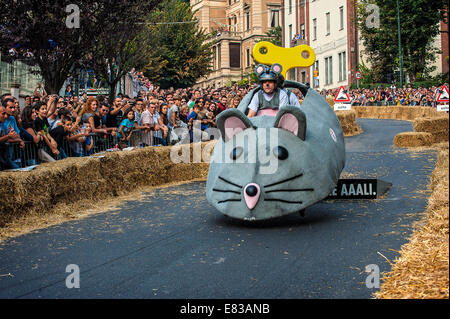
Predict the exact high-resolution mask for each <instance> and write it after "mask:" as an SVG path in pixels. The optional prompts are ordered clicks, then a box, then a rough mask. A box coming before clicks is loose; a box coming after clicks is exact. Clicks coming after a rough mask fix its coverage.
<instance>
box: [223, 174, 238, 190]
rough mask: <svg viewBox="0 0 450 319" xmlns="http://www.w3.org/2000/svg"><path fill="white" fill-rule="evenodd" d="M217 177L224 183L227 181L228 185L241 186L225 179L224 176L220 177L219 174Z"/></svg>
mask: <svg viewBox="0 0 450 319" xmlns="http://www.w3.org/2000/svg"><path fill="white" fill-rule="evenodd" d="M219 179H221V180H222V181H224V182H225V183H228V184H230V185H233V186H236V187H239V188H242V186H240V185H238V184H235V183H233V182H230V181H228V180H226V179H225V178H223V177H221V176H219Z"/></svg>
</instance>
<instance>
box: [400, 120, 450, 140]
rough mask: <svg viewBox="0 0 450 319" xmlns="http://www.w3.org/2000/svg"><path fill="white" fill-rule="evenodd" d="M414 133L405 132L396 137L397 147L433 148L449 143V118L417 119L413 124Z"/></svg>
mask: <svg viewBox="0 0 450 319" xmlns="http://www.w3.org/2000/svg"><path fill="white" fill-rule="evenodd" d="M413 127H414V132H404V133H400V134H397V135H396V136H395V137H394V145H395V146H397V147H419V146H431V145H432V144H436V143H441V142H448V134H449V117H448V115H446V116H441V117H433V118H417V119H416V120H415V121H414V124H413Z"/></svg>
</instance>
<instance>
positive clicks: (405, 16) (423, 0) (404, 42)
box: [358, 0, 446, 82]
mask: <svg viewBox="0 0 450 319" xmlns="http://www.w3.org/2000/svg"><path fill="white" fill-rule="evenodd" d="M445 3H446V1H445V0H399V11H400V27H401V46H402V51H403V52H402V53H403V54H402V55H403V67H404V70H405V72H406V73H407V74H408V75H409V77H410V79H411V80H412V81H415V80H416V76H417V75H418V74H420V75H422V76H423V77H426V76H427V75H428V74H429V73H430V72H432V71H433V69H432V67H430V64H431V63H432V62H433V61H434V60H435V54H436V53H437V52H438V49H437V48H435V47H433V40H434V38H435V37H436V36H437V35H438V34H439V21H440V20H441V19H442V11H440V9H443V8H444V6H445ZM373 4H375V5H376V6H378V8H379V27H378V28H377V27H373V25H371V24H370V23H367V22H368V21H371V18H372V17H373V14H374V11H373V9H371V7H368V6H370V5H373ZM358 25H359V29H360V31H361V37H362V39H363V43H364V46H365V48H366V50H367V54H368V56H369V62H370V65H371V67H372V71H373V72H372V75H373V77H374V78H373V79H372V80H373V81H375V82H384V81H385V80H386V78H385V76H386V74H388V73H392V72H393V70H395V69H398V68H399V62H398V61H399V60H398V52H399V47H398V32H397V5H396V0H368V1H361V2H358Z"/></svg>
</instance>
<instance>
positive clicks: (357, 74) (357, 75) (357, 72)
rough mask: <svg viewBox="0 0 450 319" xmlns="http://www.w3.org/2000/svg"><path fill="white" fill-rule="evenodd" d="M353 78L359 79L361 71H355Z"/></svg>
mask: <svg viewBox="0 0 450 319" xmlns="http://www.w3.org/2000/svg"><path fill="white" fill-rule="evenodd" d="M355 78H356V79H357V80H360V79H361V72H359V71H356V73H355Z"/></svg>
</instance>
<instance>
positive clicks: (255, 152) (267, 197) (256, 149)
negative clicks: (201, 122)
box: [207, 107, 315, 219]
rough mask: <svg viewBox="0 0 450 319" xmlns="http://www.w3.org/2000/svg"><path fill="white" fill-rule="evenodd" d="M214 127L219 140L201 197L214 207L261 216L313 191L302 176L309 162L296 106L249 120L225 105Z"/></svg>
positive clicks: (296, 206) (291, 207) (297, 205)
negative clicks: (274, 114)
mask: <svg viewBox="0 0 450 319" xmlns="http://www.w3.org/2000/svg"><path fill="white" fill-rule="evenodd" d="M217 127H218V128H219V130H220V132H221V135H222V139H221V140H220V141H219V143H218V144H217V145H216V148H215V150H214V154H213V157H212V159H211V165H210V171H209V176H208V182H207V197H208V200H209V201H210V203H211V204H212V205H213V206H215V207H216V208H217V209H218V210H219V211H221V212H222V213H224V214H226V215H229V216H232V217H236V218H241V219H266V218H271V217H275V216H280V215H283V214H286V213H290V212H294V211H298V210H300V209H302V208H303V207H304V205H303V204H307V203H308V202H309V201H310V198H311V195H312V194H313V193H314V190H313V187H312V186H311V185H309V184H308V180H305V179H304V178H302V176H303V175H305V173H306V171H311V169H310V165H308V164H307V163H308V162H309V163H314V162H315V161H314V160H312V161H309V160H308V159H307V157H308V151H307V149H308V143H307V141H308V139H307V133H306V117H305V114H304V113H303V112H302V111H301V110H300V109H299V108H296V107H285V108H282V109H280V110H279V112H278V114H277V116H276V117H269V116H262V117H255V118H252V119H251V120H250V119H248V118H247V117H246V116H245V115H244V114H243V113H242V112H241V111H239V110H237V109H230V110H227V111H224V112H222V113H221V114H220V115H219V117H218V119H217ZM308 174H309V173H308ZM311 174H313V173H312V172H311ZM302 190H303V191H302ZM302 193H304V194H302Z"/></svg>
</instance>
